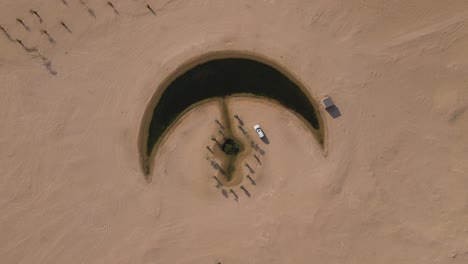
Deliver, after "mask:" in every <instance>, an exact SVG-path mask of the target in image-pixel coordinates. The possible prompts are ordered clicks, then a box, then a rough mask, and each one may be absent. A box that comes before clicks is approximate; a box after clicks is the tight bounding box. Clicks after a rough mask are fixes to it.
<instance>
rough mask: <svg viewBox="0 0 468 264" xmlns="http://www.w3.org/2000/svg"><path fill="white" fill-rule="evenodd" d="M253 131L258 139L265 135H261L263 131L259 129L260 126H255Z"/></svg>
mask: <svg viewBox="0 0 468 264" xmlns="http://www.w3.org/2000/svg"><path fill="white" fill-rule="evenodd" d="M254 129H255V131H256V132H257V134H258V136H259V137H260V138H264V137H265V133H263V130H262V128H261V127H260V125H255V126H254Z"/></svg>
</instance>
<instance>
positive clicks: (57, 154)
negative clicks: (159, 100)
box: [0, 0, 468, 264]
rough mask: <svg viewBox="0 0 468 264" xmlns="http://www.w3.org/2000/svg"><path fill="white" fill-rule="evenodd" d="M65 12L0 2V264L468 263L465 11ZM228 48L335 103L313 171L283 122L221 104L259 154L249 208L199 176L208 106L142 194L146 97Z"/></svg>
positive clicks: (294, 122)
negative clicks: (275, 67) (264, 61)
mask: <svg viewBox="0 0 468 264" xmlns="http://www.w3.org/2000/svg"><path fill="white" fill-rule="evenodd" d="M64 1H65V0H64ZM66 3H67V5H65V4H64V3H63V2H62V1H61V0H60V1H59V0H57V1H46V0H29V1H25V0H3V1H0V24H1V25H2V28H3V30H1V31H0V124H1V128H0V260H1V261H0V262H1V263H28V264H29V263H47V264H49V263H145V264H149V263H153V264H154V263H159V264H161V263H162V264H166V263H200V264H202V263H203V264H206V263H216V261H220V262H221V263H223V264H225V263H235V264H237V263H242V264H248V263H258V264H264V263H278V264H284V263H304V264H306V263H307V264H308V263H356V264H357V263H359V264H367V263H369V264H374V263H389V264H390V263H391V264H395V263H411V264H427V263H441V264H446V263H454V264H462V263H463V264H465V263H468V240H467V237H468V225H467V223H468V192H467V190H468V177H467V175H468V174H467V173H468V163H467V162H466V161H467V160H468V110H467V109H468V108H467V107H468V48H467V47H468V3H467V2H466V1H461V0H460V1H453V0H447V1H435V0H434V1H432V0H415V1H388V0H386V1H383V0H382V1H380V0H374V1H361V0H348V1H330V0H318V1H311V0H290V1H279V0H276V1H275V0H264V1H260V0H257V1H254V0H250V1H228V0H199V1H188V0H166V1H148V2H145V1H140V0H138V1H121V0H119V1H117V0H114V1H113V5H114V8H115V10H114V9H113V8H112V7H111V6H109V5H107V4H106V1H87V3H86V4H82V3H80V1H75V0H73V1H72V0H66ZM147 3H148V4H150V7H151V8H152V9H153V11H154V12H155V13H154V14H156V15H154V14H153V13H152V12H151V11H150V10H149V9H148V8H147V7H146V4H147ZM31 9H33V10H35V11H37V13H38V14H39V15H40V17H41V18H42V20H43V21H42V23H40V19H39V18H38V17H37V16H36V15H35V14H34V13H31V12H30V10H31ZM116 11H117V12H116ZM17 18H19V19H20V21H22V23H23V24H24V25H23V24H22V23H21V22H19V21H17V20H16V19H17ZM61 22H63V24H65V26H66V27H65V26H64V25H63V24H61ZM67 28H68V29H67ZM41 29H43V30H46V32H47V33H44V32H43V31H42V32H41ZM49 37H50V38H52V39H53V41H51V40H50V38H49ZM17 39H18V40H19V41H16V40H17ZM230 50H233V51H246V52H252V53H256V54H259V55H260V56H263V57H266V58H269V59H271V60H272V61H275V62H277V63H278V64H279V65H281V66H282V67H284V68H286V69H288V71H290V72H291V73H293V74H294V76H296V77H297V78H298V79H299V81H300V82H301V83H302V84H304V86H305V87H306V88H307V89H308V90H309V92H310V94H311V95H312V96H313V97H314V98H316V99H319V98H321V97H322V96H325V95H330V96H332V97H333V100H334V101H335V103H336V105H337V107H338V108H339V110H340V112H341V116H340V117H338V118H335V119H334V118H332V117H331V116H330V115H329V113H328V112H326V111H323V110H321V112H320V114H322V116H323V118H324V125H325V128H326V133H327V136H326V142H325V145H326V148H327V150H328V151H327V153H326V155H324V152H323V151H322V149H321V148H320V145H319V143H318V142H317V140H315V138H314V136H313V135H311V134H310V131H309V130H308V129H307V128H306V127H305V126H304V124H303V122H302V121H301V120H299V119H298V118H297V117H296V116H295V115H294V114H293V113H291V112H289V111H286V110H285V109H284V108H281V107H277V106H276V105H273V104H270V103H265V102H262V101H258V100H254V99H233V100H232V101H230V102H229V105H230V111H232V113H235V114H237V115H238V116H239V117H241V118H242V120H243V121H244V123H245V127H246V128H248V130H247V132H248V133H249V136H250V137H251V138H252V139H253V140H254V141H255V143H256V144H258V146H259V147H260V148H262V149H263V150H264V155H261V154H258V155H259V156H258V157H259V159H260V161H261V164H260V163H259V162H258V161H257V160H256V159H255V158H254V157H253V156H252V155H250V156H249V157H247V159H246V160H247V162H248V163H249V165H250V166H251V168H252V169H253V170H254V171H255V172H254V173H251V172H248V171H249V169H248V168H247V167H246V166H243V167H242V166H241V168H239V169H240V170H242V171H243V172H244V173H246V174H247V173H250V176H251V178H252V179H253V180H254V181H255V185H254V184H253V183H252V182H251V181H250V180H248V179H244V180H243V182H242V186H243V187H244V189H245V190H247V191H248V192H249V194H250V197H249V196H248V195H247V193H246V192H245V191H244V190H242V189H240V186H233V187H229V188H226V192H227V195H226V196H227V198H226V197H225V195H224V194H223V193H222V189H220V188H217V187H216V185H217V183H216V181H215V180H214V179H213V178H212V177H213V176H215V175H216V170H215V169H214V168H213V166H212V165H211V163H210V162H209V160H207V157H208V158H209V157H210V154H209V151H208V150H207V149H206V146H207V145H209V144H212V143H213V142H212V141H211V139H210V138H211V136H212V135H213V134H215V133H217V130H218V128H217V124H216V123H215V122H214V120H216V119H219V118H220V115H221V114H220V112H219V111H218V108H217V107H216V106H215V105H212V104H204V105H201V106H200V107H197V108H195V109H193V110H192V111H190V112H188V113H187V114H186V115H185V116H184V117H183V118H181V120H180V122H178V124H177V125H176V126H175V127H174V128H173V129H172V131H171V133H170V134H168V137H167V138H166V139H165V140H164V143H163V144H162V145H161V147H160V149H159V151H158V153H157V154H156V155H155V157H154V159H153V161H152V162H153V165H154V170H153V171H152V181H151V183H147V182H146V181H145V178H144V175H143V173H142V170H141V166H140V158H139V148H138V142H139V132H140V131H139V129H140V127H141V121H142V118H143V114H144V112H145V109H146V107H147V104H148V103H149V102H150V99H151V97H152V96H153V95H154V94H155V92H156V89H157V87H158V86H159V84H160V83H161V82H162V81H163V80H165V79H166V78H167V76H169V75H170V74H172V73H173V72H174V71H176V70H179V67H180V66H181V65H183V64H184V63H185V62H186V61H187V60H190V59H192V58H196V57H199V56H202V55H203V54H206V53H209V52H214V51H230ZM232 121H233V122H234V124H235V122H237V121H236V120H235V119H233V120H232ZM255 123H259V124H261V126H262V127H263V128H264V130H265V132H266V133H267V135H268V137H269V140H270V144H268V145H267V144H264V143H263V142H261V141H260V140H259V139H258V138H257V137H256V135H255V131H253V129H252V128H251V127H252V126H253V125H254V124H255ZM252 153H257V152H252ZM230 189H232V192H231V190H230ZM234 193H235V195H234ZM236 196H237V198H236Z"/></svg>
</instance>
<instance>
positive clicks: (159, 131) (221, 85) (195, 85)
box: [147, 59, 320, 155]
mask: <svg viewBox="0 0 468 264" xmlns="http://www.w3.org/2000/svg"><path fill="white" fill-rule="evenodd" d="M236 94H251V95H254V96H262V97H267V98H270V99H273V100H275V101H277V102H279V103H280V104H281V105H283V106H285V107H287V108H289V109H291V110H293V111H295V112H296V113H298V114H299V115H301V116H302V117H303V118H304V119H305V120H306V121H307V122H308V123H310V125H311V126H312V127H313V128H315V129H317V130H318V129H319V128H320V127H319V126H320V125H319V121H318V119H317V113H316V111H315V109H314V107H313V105H312V103H311V102H310V101H309V98H308V97H307V96H306V95H305V94H304V93H303V92H302V90H301V89H300V88H299V87H298V86H297V85H296V84H295V83H294V82H292V81H291V80H289V79H288V78H287V77H286V76H285V75H283V74H282V73H281V72H279V71H278V70H276V69H274V68H273V67H271V66H269V65H266V64H263V63H261V62H258V61H255V60H250V59H217V60H212V61H209V62H206V63H203V64H199V65H197V66H195V67H194V68H192V69H190V70H188V71H187V72H186V73H184V74H183V75H181V76H179V77H178V78H177V79H175V80H174V81H173V82H172V83H171V84H170V85H169V86H168V87H167V89H166V90H165V91H164V92H163V94H162V95H161V97H160V99H159V101H158V103H157V105H156V108H155V109H154V112H153V116H152V120H151V123H150V127H149V134H148V145H147V155H150V154H151V152H152V151H153V148H154V146H155V145H156V143H157V142H158V140H159V139H160V138H161V136H162V135H163V134H164V131H165V130H166V129H167V128H168V127H169V126H170V125H171V123H172V122H173V121H175V120H176V119H177V117H178V116H179V115H180V114H181V113H183V112H184V110H186V109H187V108H188V107H190V106H191V105H193V104H195V103H198V102H200V101H202V100H205V99H210V98H216V97H224V96H229V95H236Z"/></svg>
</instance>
